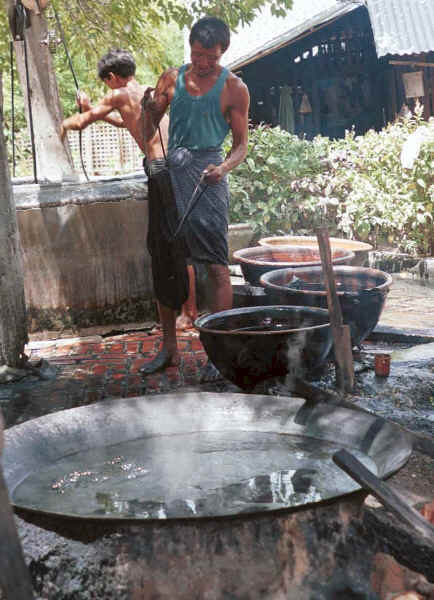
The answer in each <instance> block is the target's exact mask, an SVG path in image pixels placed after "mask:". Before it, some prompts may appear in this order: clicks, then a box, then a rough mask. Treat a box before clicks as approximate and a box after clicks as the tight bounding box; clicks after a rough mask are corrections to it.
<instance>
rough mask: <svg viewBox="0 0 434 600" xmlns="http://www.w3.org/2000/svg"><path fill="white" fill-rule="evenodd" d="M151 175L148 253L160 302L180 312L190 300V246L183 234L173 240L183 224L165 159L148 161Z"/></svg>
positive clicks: (146, 167)
mask: <svg viewBox="0 0 434 600" xmlns="http://www.w3.org/2000/svg"><path fill="white" fill-rule="evenodd" d="M144 167H145V172H146V174H147V176H148V196H149V229H148V238H147V244H148V250H149V253H150V255H151V260H152V278H153V283H154V292H155V295H156V297H157V300H158V301H159V302H160V303H161V304H163V305H164V306H167V307H168V308H172V309H174V310H179V309H180V308H181V306H182V305H183V304H184V302H185V301H186V300H187V297H188V285H189V283H188V272H187V262H186V258H187V255H188V250H187V246H186V244H185V240H184V237H183V236H182V235H179V236H177V238H176V239H175V240H173V234H174V232H175V230H176V226H177V224H178V221H179V217H178V210H177V207H176V202H175V197H174V194H173V190H172V185H171V181H170V175H169V172H168V169H167V166H166V161H165V160H164V159H156V160H153V161H149V162H148V161H144Z"/></svg>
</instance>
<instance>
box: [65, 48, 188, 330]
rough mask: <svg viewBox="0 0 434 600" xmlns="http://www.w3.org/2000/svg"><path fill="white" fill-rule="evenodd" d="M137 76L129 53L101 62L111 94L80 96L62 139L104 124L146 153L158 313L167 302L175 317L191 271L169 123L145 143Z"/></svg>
mask: <svg viewBox="0 0 434 600" xmlns="http://www.w3.org/2000/svg"><path fill="white" fill-rule="evenodd" d="M135 71H136V65H135V62H134V58H133V57H132V55H131V54H130V53H129V52H127V51H125V50H111V51H110V52H108V54H106V55H105V56H103V57H102V58H101V60H100V61H99V63H98V75H99V77H100V78H101V79H102V80H103V81H104V83H105V84H106V85H107V86H108V87H109V88H110V90H111V91H110V92H109V93H108V94H107V95H106V96H104V98H102V100H100V101H99V102H98V104H97V105H96V106H94V107H92V106H91V105H90V103H89V100H88V98H87V96H85V95H81V97H80V98H79V99H78V101H79V103H80V106H81V108H82V109H83V110H84V112H82V113H81V114H80V113H77V114H75V115H72V116H71V117H69V118H68V119H65V120H64V121H63V123H62V129H61V136H62V139H63V138H64V137H65V135H66V132H67V131H68V130H69V129H75V130H80V129H84V128H85V127H87V126H88V125H90V124H91V123H93V122H95V121H98V120H103V121H106V122H108V123H111V124H112V125H115V126H116V127H125V128H126V129H128V131H129V132H130V134H131V135H132V136H133V138H134V139H135V141H136V142H137V144H138V146H139V148H140V149H141V150H142V152H143V153H144V154H145V156H146V161H145V171H146V173H147V175H148V199H149V228H148V239H147V243H148V250H149V252H150V254H151V258H152V275H153V282H154V291H155V293H156V296H157V300H158V305H159V309H160V306H161V304H162V303H163V304H164V305H165V306H166V305H167V306H168V307H170V310H171V311H173V312H174V314H176V312H177V311H178V310H179V309H181V306H182V304H183V303H184V302H185V301H186V300H187V296H188V286H189V272H190V273H191V270H190V271H189V270H188V269H187V265H186V262H185V250H184V245H183V241H182V239H179V240H176V241H175V242H174V241H173V239H172V237H173V233H174V231H175V229H176V225H177V223H178V212H177V210H176V205H175V202H174V197H173V192H172V187H171V183H170V177H169V175H168V172H167V167H166V161H165V158H164V154H165V150H167V142H168V123H169V118H168V117H167V115H164V116H163V118H162V120H161V122H160V132H161V140H160V132H158V131H157V130H156V131H155V133H154V135H153V136H151V137H149V138H147V139H145V136H144V123H143V110H142V104H141V101H142V98H143V95H144V92H145V90H146V89H147V88H146V87H145V86H143V85H140V84H139V83H138V82H137V81H136V79H135ZM114 111H117V112H114ZM161 142H162V143H163V145H164V149H163V147H162V144H161ZM161 320H162V325H163V337H167V335H166V333H165V331H166V326H165V322H164V319H163V318H161Z"/></svg>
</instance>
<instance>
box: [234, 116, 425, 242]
mask: <svg viewBox="0 0 434 600" xmlns="http://www.w3.org/2000/svg"><path fill="white" fill-rule="evenodd" d="M421 127H423V128H424V141H423V143H422V145H421V149H420V152H419V155H418V157H417V159H416V160H415V161H414V164H413V166H412V168H410V169H405V168H403V167H402V165H401V151H402V147H403V144H404V142H405V141H406V140H407V139H408V137H409V135H410V134H412V133H414V132H415V131H416V130H418V128H421ZM418 131H420V129H419V130H418ZM230 188H231V209H230V210H231V212H230V218H231V222H242V221H249V222H251V223H252V224H253V225H254V226H255V228H256V230H257V232H258V233H260V234H261V235H265V234H267V235H275V234H282V233H283V234H292V233H297V234H312V233H314V229H315V227H316V226H318V225H319V224H322V225H327V226H328V227H329V230H330V232H331V233H332V234H341V235H343V236H344V237H348V238H353V239H360V240H366V241H370V242H372V243H373V244H374V245H375V246H378V245H380V244H383V243H388V244H392V243H393V244H395V245H396V246H398V247H399V248H400V249H402V250H404V251H412V252H418V253H431V254H434V233H433V212H434V119H431V120H430V121H429V122H428V123H426V122H424V121H422V120H421V108H418V109H416V111H415V114H414V115H411V116H410V117H407V118H405V119H401V120H398V121H396V122H395V123H392V124H389V125H388V126H387V127H385V128H384V129H383V130H382V131H380V132H376V131H372V130H371V131H368V132H367V133H366V134H365V135H363V136H355V135H354V133H353V132H347V134H346V137H345V139H341V140H329V139H328V138H325V137H321V136H318V137H316V138H315V139H314V140H313V141H311V142H310V141H307V140H300V139H299V138H297V137H296V136H293V135H290V134H288V133H286V132H284V131H282V130H280V128H275V129H272V128H267V127H265V126H263V125H261V126H260V127H258V128H257V129H253V130H252V131H251V135H250V140H249V154H248V157H247V159H246V161H245V162H244V163H243V164H242V165H240V166H239V167H238V168H237V169H236V170H234V171H233V173H232V174H231V176H230Z"/></svg>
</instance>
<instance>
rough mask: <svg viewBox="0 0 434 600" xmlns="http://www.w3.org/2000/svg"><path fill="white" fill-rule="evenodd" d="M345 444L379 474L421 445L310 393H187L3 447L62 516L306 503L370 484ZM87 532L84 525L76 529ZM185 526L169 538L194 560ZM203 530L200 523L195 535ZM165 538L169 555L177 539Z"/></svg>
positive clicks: (40, 500)
mask: <svg viewBox="0 0 434 600" xmlns="http://www.w3.org/2000/svg"><path fill="white" fill-rule="evenodd" d="M342 447H345V448H347V449H349V450H351V451H352V452H353V453H355V455H356V456H357V457H358V458H359V460H361V461H363V463H364V464H365V466H367V467H368V468H370V469H371V471H372V472H373V473H375V474H376V475H378V476H379V477H384V476H386V475H388V474H390V473H392V472H394V471H395V470H397V469H398V468H400V467H401V466H402V465H403V464H404V463H405V461H406V460H407V458H408V456H409V455H410V452H411V444H410V436H409V435H408V434H407V433H406V432H404V431H402V430H401V429H399V428H398V427H396V426H394V425H393V424H389V423H387V422H386V421H384V420H383V419H380V418H378V417H376V416H375V415H371V414H367V413H363V412H359V411H356V410H353V409H348V408H344V407H337V406H328V405H326V404H317V405H315V406H311V405H309V404H307V403H306V402H305V401H304V400H303V399H301V398H290V399H289V398H287V397H278V396H277V397H275V396H260V395H255V394H216V393H197V392H189V393H184V394H183V393H179V392H177V393H174V394H154V395H150V396H139V397H135V398H122V399H115V400H107V401H104V402H96V403H95V404H92V405H89V406H83V407H79V408H73V409H69V410H63V411H58V412H55V413H52V414H49V415H45V416H43V417H40V418H37V419H32V420H29V421H27V422H26V423H23V424H20V425H17V426H15V427H12V428H11V429H9V430H7V431H5V451H4V456H3V457H2V458H3V468H4V476H5V481H6V484H7V486H8V489H9V495H10V498H11V502H12V503H13V505H14V506H16V507H18V508H21V509H24V510H27V511H32V512H41V513H45V514H50V515H54V516H58V517H76V518H81V519H98V520H107V519H109V520H110V519H115V520H119V519H122V520H153V521H159V520H161V521H167V519H196V520H197V519H198V518H201V517H222V516H229V515H241V514H242V515H245V514H249V513H250V514H252V513H257V512H264V511H274V510H277V509H290V508H296V507H297V508H298V507H300V506H302V505H309V504H312V503H318V502H320V501H322V500H330V499H332V498H337V497H339V496H340V495H342V494H348V493H349V492H353V491H355V490H357V489H359V485H358V484H357V483H356V482H355V481H354V480H353V479H351V478H350V477H349V476H347V475H346V474H345V473H344V472H343V471H341V470H340V469H339V468H338V467H337V466H336V465H335V464H334V462H333V460H332V456H333V454H334V453H335V452H336V451H337V450H339V449H340V448H342ZM317 518H318V517H317ZM245 527H246V524H244V525H243V529H244V528H245ZM257 527H258V525H256V529H255V533H256V534H257V532H258V529H257ZM287 527H288V526H287ZM165 529H166V528H165ZM289 530H290V532H292V531H293V529H291V528H290V529H289ZM83 531H85V532H86V529H85V526H84V525H83V526H81V527H79V529H78V530H77V529H76V530H75V532H74V533H75V535H80V533H79V532H81V533H82V532H83ZM88 531H89V530H87V533H88ZM146 535H147V534H146V531H145V530H141V531H140V536H146ZM162 535H163V532H162V531H160V530H159V531H158V532H155V533H154V537H151V538H150V541H149V543H148V545H147V547H146V556H149V555H152V554H154V555H155V554H156V555H158V552H156V551H155V552H150V551H149V548H155V544H156V543H157V542H156V540H158V539H159V538H160V537H161V536H162ZM186 535H189V534H188V532H187V531H186V530H185V527H184V528H183V527H179V528H178V529H176V539H177V540H178V541H175V537H174V538H173V539H171V540H170V544H171V545H174V547H175V548H176V549H177V554H180V555H181V556H182V557H183V562H182V568H183V569H184V570H185V569H188V568H189V564H191V563H188V562H187V564H186V562H185V556H184V554H183V553H184V552H185V551H186V549H185V547H184V541H185V536H186ZM211 535H212V538H210V539H209V543H206V547H207V548H211V550H210V552H212V555H213V559H214V569H215V556H216V554H215V552H216V551H215V536H216V535H217V534H216V530H215V525H214V526H213V528H212V532H211ZM109 537H112V536H109ZM200 538H201V536H200V535H199V533H198V532H196V537H195V542H194V543H195V546H197V544H198V539H200ZM125 539H126V538H125ZM247 539H249V538H247ZM267 539H268V538H267ZM152 540H153V542H152ZM179 540H181V542H179ZM212 540H214V543H212ZM88 543H89V539H87V542H86V544H88ZM101 543H103V544H105V542H104V541H102V542H101ZM152 543H154V546H153V545H152ZM179 543H180V544H181V545H180V546H179V545H177V544H179ZM62 544H65V539H64V538H62ZM123 544H124V538H123V540H122V544H121V545H120V547H121V548H122V546H123ZM118 547H119V544H118ZM158 548H159V551H160V552H161V553H162V555H164V554H165V553H166V552H167V542H166V547H164V544H162V545H161V546H158ZM239 548H240V547H239V546H238V550H237V551H238V552H239ZM242 548H243V547H242ZM243 550H244V548H243ZM135 551H137V548H136V549H135ZM186 556H187V557H188V554H187V555H186ZM218 556H219V560H220V559H221V552H219V555H218ZM86 557H88V555H86ZM233 557H234V552H233V551H231V552H230V560H231V561H232V562H233V560H234V558H233ZM92 560H93V559H92ZM105 560H107V558H105ZM135 560H136V561H137V554H135ZM168 562H169V561H168ZM56 564H57V563H56ZM174 564H176V560H174V561H172V565H171V568H174ZM136 565H137V562H136ZM193 566H194V569H192V571H193V570H195V566H196V563H195V562H193ZM255 569H257V564H255ZM166 578H167V571H166ZM50 597H51V596H50ZM53 597H54V596H53ZM103 597H104V598H105V597H106V596H101V598H103ZM113 597H116V598H118V597H119V596H113ZM122 597H124V596H122ZM141 597H143V598H144V597H149V596H146V594H145V595H143V596H141ZM162 597H167V596H164V595H163V596H162ZM170 597H174V596H170ZM182 597H183V598H186V597H187V596H182ZM190 597H193V596H190ZM194 597H196V598H198V597H199V596H194ZM239 597H246V596H239ZM248 597H249V598H250V597H252V596H248ZM254 597H256V596H254ZM62 598H63V596H62Z"/></svg>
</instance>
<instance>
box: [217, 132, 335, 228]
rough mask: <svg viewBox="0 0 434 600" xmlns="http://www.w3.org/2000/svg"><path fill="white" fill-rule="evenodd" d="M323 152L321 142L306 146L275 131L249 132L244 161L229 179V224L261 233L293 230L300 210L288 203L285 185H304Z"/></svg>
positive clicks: (301, 213) (325, 145)
mask: <svg viewBox="0 0 434 600" xmlns="http://www.w3.org/2000/svg"><path fill="white" fill-rule="evenodd" d="M226 149H227V150H228V149H229V146H228V147H227V148H226ZM327 150H328V142H327V139H326V138H317V139H315V140H314V141H313V142H309V141H307V140H302V139H300V138H298V137H297V136H296V135H291V134H289V133H287V132H286V131H284V130H282V129H280V128H279V127H276V128H271V127H268V126H266V125H259V126H258V127H256V128H254V129H251V130H250V134H249V148H248V154H247V159H246V160H245V161H244V162H243V163H241V165H239V166H238V167H237V169H236V170H235V171H233V172H232V173H231V175H230V180H229V181H230V189H231V205H230V220H231V222H233V223H240V222H243V221H248V222H250V223H251V224H252V225H254V227H255V229H256V231H258V232H261V233H264V234H265V233H270V234H274V233H276V234H277V233H279V234H280V233H289V232H291V231H294V230H296V229H297V230H299V227H300V222H302V221H303V220H304V216H305V215H304V213H305V209H304V207H302V206H298V204H297V202H296V200H295V199H294V193H293V190H292V189H291V182H292V181H294V180H300V181H306V182H309V184H310V182H311V181H313V179H314V177H315V175H316V173H318V172H320V171H321V168H322V167H321V161H322V160H323V159H324V158H325V157H326V156H327ZM306 216H307V215H306Z"/></svg>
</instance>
